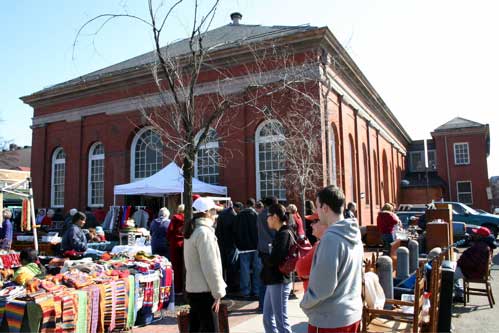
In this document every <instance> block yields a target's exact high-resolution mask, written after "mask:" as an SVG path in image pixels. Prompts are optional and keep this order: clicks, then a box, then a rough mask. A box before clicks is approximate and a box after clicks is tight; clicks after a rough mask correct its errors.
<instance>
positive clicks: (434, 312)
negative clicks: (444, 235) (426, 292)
mask: <svg viewBox="0 0 499 333" xmlns="http://www.w3.org/2000/svg"><path fill="white" fill-rule="evenodd" d="M443 256H444V254H441V255H439V256H437V257H436V258H434V259H433V261H432V265H431V267H432V268H431V280H430V293H431V297H430V303H431V307H430V322H429V325H428V327H429V332H438V331H437V329H438V314H439V310H440V291H441V290H440V289H441V288H440V287H441V286H442V261H443V259H444V257H443Z"/></svg>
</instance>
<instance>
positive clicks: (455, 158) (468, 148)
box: [453, 142, 471, 165]
mask: <svg viewBox="0 0 499 333" xmlns="http://www.w3.org/2000/svg"><path fill="white" fill-rule="evenodd" d="M457 145H466V153H467V155H468V162H467V163H457V155H456V146H457ZM453 147H454V165H469V164H471V158H470V145H469V143H468V142H454V145H453Z"/></svg>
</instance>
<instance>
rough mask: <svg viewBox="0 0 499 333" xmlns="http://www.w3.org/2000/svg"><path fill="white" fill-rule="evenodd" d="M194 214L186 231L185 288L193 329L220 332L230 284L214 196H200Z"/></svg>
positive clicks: (193, 206)
mask: <svg viewBox="0 0 499 333" xmlns="http://www.w3.org/2000/svg"><path fill="white" fill-rule="evenodd" d="M192 208H193V212H194V216H193V218H192V220H191V221H189V222H188V223H190V225H189V228H187V230H188V231H186V233H185V234H184V239H185V240H184V258H185V271H186V279H185V291H186V292H187V298H188V301H189V305H190V307H191V309H190V312H189V331H190V332H218V331H219V328H218V319H217V313H218V310H219V307H220V300H221V299H222V297H224V296H225V288H226V287H227V285H226V284H225V282H224V279H223V276H222V260H221V257H220V250H219V248H218V242H217V237H216V236H215V229H214V228H213V225H214V223H215V216H216V215H217V211H216V209H217V206H216V205H215V202H214V201H213V200H212V199H209V198H198V199H196V201H194V202H193V204H192Z"/></svg>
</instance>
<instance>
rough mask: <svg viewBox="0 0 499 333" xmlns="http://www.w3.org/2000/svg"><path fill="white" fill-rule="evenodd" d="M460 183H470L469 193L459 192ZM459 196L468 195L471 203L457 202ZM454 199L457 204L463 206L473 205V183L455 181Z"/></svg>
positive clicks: (469, 181)
mask: <svg viewBox="0 0 499 333" xmlns="http://www.w3.org/2000/svg"><path fill="white" fill-rule="evenodd" d="M461 183H470V192H459V184H461ZM459 194H470V196H471V202H462V201H460V200H459ZM456 199H457V201H458V202H460V203H463V204H465V205H468V206H471V205H473V183H472V182H471V180H458V181H456Z"/></svg>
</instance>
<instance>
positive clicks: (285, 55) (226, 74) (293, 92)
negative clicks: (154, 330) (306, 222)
mask: <svg viewBox="0 0 499 333" xmlns="http://www.w3.org/2000/svg"><path fill="white" fill-rule="evenodd" d="M184 2H187V0H177V1H176V2H174V3H173V4H172V5H170V6H169V7H164V2H163V1H159V4H157V5H155V4H154V3H153V0H148V9H149V11H148V13H149V16H148V17H147V18H141V17H138V16H134V15H131V14H128V13H124V14H102V15H99V16H97V17H95V18H93V19H91V20H89V21H87V22H86V23H85V24H84V25H83V26H82V27H81V28H80V29H79V31H78V33H77V35H76V38H75V42H74V46H75V45H76V43H77V41H78V38H79V37H80V34H81V33H82V31H83V30H84V29H86V28H87V27H88V26H89V25H91V24H98V23H100V25H99V26H98V28H97V31H96V33H97V32H98V31H100V30H101V29H102V28H103V27H104V26H105V25H106V24H108V23H109V22H111V21H112V20H114V19H117V18H122V17H125V18H129V19H132V20H137V21H139V22H142V23H144V24H145V25H146V26H147V27H148V29H150V30H151V31H152V35H153V41H154V57H153V59H152V65H150V68H151V70H152V76H153V78H154V82H155V86H156V87H157V90H158V92H159V99H160V103H159V105H158V104H157V103H156V104H155V105H154V106H153V105H149V104H148V102H147V99H146V98H144V101H143V103H142V105H141V107H140V111H141V112H142V114H143V116H144V117H145V118H146V120H147V122H148V123H150V124H151V125H152V126H153V127H154V129H155V131H157V132H158V133H159V134H160V135H161V138H162V140H163V143H164V144H165V145H166V147H167V149H168V150H169V151H170V152H173V153H174V154H175V159H178V160H181V161H182V169H183V176H184V193H183V201H184V204H185V218H186V221H188V220H189V219H190V218H191V217H192V178H193V175H194V164H195V160H196V156H197V154H198V152H199V150H200V148H202V147H203V145H205V144H206V143H207V142H208V141H209V140H210V137H211V135H210V133H211V130H212V129H217V128H226V129H228V131H230V129H231V120H232V119H234V117H236V111H237V110H238V109H240V108H241V107H253V108H254V109H255V110H256V111H258V112H260V114H262V115H263V118H265V119H274V120H278V122H275V123H273V124H275V126H281V127H280V128H275V130H276V131H279V133H282V135H283V140H277V141H276V142H275V144H276V146H275V150H276V151H278V152H279V154H281V156H279V158H280V160H284V161H285V169H286V179H287V180H288V181H287V185H288V188H290V189H292V190H293V192H296V193H299V194H300V195H299V197H300V200H301V204H302V207H305V204H304V202H305V198H306V193H307V191H309V190H312V189H313V188H315V186H316V185H317V184H318V183H319V182H320V180H321V177H322V166H321V162H320V161H321V158H320V154H321V152H322V148H321V133H322V132H321V126H323V124H321V121H322V120H321V119H322V118H321V117H320V108H321V107H323V106H324V105H321V95H320V94H321V93H322V92H321V89H320V87H321V84H322V83H321V80H322V79H323V75H321V71H320V67H319V64H320V57H321V50H320V49H317V50H311V51H309V52H307V54H306V56H305V58H303V57H301V58H296V57H295V55H294V52H293V50H292V49H291V48H289V47H287V46H286V45H285V44H284V43H281V44H279V43H277V44H276V43H274V41H273V40H270V41H265V40H264V41H255V42H248V43H241V44H240V45H239V44H238V43H240V42H241V41H238V42H235V43H234V45H238V46H240V47H241V48H246V51H247V52H248V53H249V54H250V55H252V58H253V61H250V63H251V65H248V66H247V67H246V68H245V69H244V71H245V72H246V73H251V74H252V75H251V78H250V79H247V81H246V82H244V85H245V86H246V87H247V89H246V91H245V93H244V94H237V93H234V91H233V90H232V89H231V88H232V87H231V86H232V85H233V83H234V82H235V81H236V76H235V75H234V74H232V73H231V71H230V70H228V68H227V67H228V66H229V65H227V64H225V65H224V64H222V65H221V64H218V63H217V62H216V61H214V60H213V59H211V57H210V52H211V51H213V50H214V49H217V48H219V47H220V46H221V45H213V43H211V44H210V43H207V42H205V36H206V32H207V31H208V30H209V28H210V26H211V23H212V21H213V18H214V17H215V14H216V11H217V8H218V6H219V0H213V1H212V2H211V4H210V6H208V7H207V8H206V9H205V10H204V11H203V10H201V9H200V6H199V1H198V0H192V3H193V17H192V25H191V32H190V35H189V37H188V39H187V47H186V49H185V50H183V51H185V52H178V50H175V49H174V48H170V45H166V46H163V47H162V46H161V42H160V41H161V40H162V39H161V38H162V34H163V33H166V31H167V27H168V25H167V23H168V22H169V21H168V19H169V18H170V17H172V15H174V13H175V11H176V10H177V9H178V8H179V6H180V5H181V4H182V3H184ZM160 9H163V10H160ZM161 13H162V14H161ZM276 69H278V73H279V75H280V77H279V80H273V81H272V82H271V83H269V73H271V72H272V73H273V74H272V75H275V72H276V71H275V70H276ZM203 71H204V72H206V71H210V72H212V73H213V75H214V76H215V77H216V79H215V83H216V84H218V85H219V89H218V90H217V91H216V92H210V93H206V92H204V91H203V89H202V84H201V81H200V76H201V75H202V74H203ZM328 92H329V88H328V89H326V93H328ZM243 95H244V96H243ZM263 98H267V99H269V100H270V105H266V106H264V107H262V106H261V105H260V103H259V101H260V100H261V99H263ZM272 103H275V104H278V103H286V105H288V108H287V111H286V112H269V110H272V109H273V108H272ZM278 124H280V125H278ZM276 133H278V132H276ZM217 134H218V133H217ZM226 135H229V134H227V133H226ZM212 158H218V156H212ZM275 181H276V182H279V181H281V179H276V180H275ZM189 225H190V223H186V227H188V226H189ZM185 231H187V232H189V230H185Z"/></svg>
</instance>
